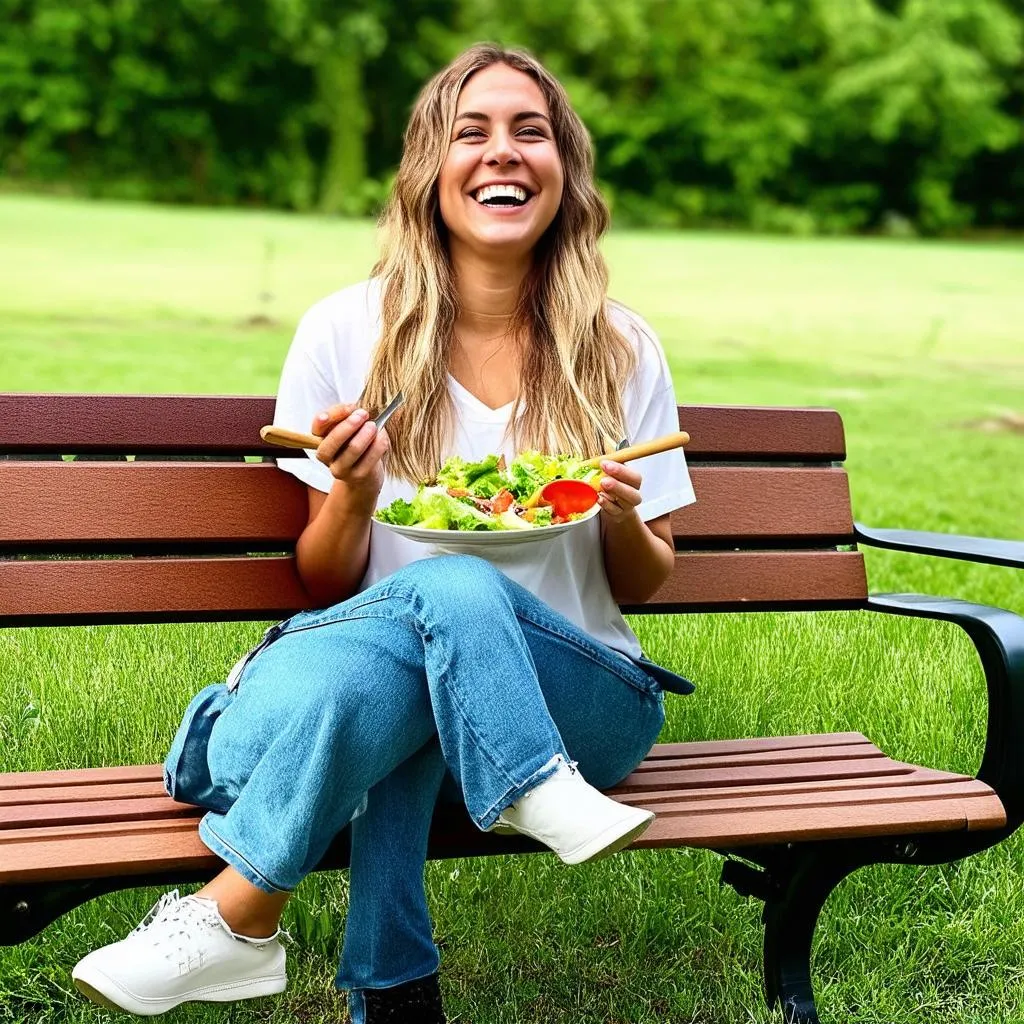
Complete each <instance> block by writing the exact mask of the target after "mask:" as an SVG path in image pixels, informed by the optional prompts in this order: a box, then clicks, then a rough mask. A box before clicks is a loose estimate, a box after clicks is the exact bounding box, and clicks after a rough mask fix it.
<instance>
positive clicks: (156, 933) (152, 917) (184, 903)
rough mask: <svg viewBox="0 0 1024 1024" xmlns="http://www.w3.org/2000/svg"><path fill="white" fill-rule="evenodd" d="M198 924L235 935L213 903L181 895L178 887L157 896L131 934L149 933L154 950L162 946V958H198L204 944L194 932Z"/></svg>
mask: <svg viewBox="0 0 1024 1024" xmlns="http://www.w3.org/2000/svg"><path fill="white" fill-rule="evenodd" d="M197 925H200V926H202V927H203V928H205V929H209V928H220V929H222V930H223V931H224V933H225V934H226V935H228V936H229V937H230V938H232V939H234V938H235V935H234V933H233V932H232V931H231V929H230V928H229V927H228V926H227V924H226V923H225V922H224V919H223V918H222V917H221V916H220V914H219V913H218V912H217V909H216V906H215V905H213V904H207V903H206V901H204V900H200V899H194V898H193V897H190V896H186V897H184V898H182V897H181V896H179V894H178V890H177V889H174V890H172V891H171V892H168V893H164V895H163V896H161V897H160V899H159V901H158V902H157V903H156V904H154V906H153V908H152V909H151V910H150V912H149V913H148V914H147V915H146V916H145V917H144V918H143V919H142V921H141V922H140V923H139V925H138V926H137V927H136V928H135V929H134V931H132V935H136V934H140V933H142V932H152V933H153V934H152V940H153V948H154V950H155V949H156V948H157V947H159V946H164V947H165V948H164V957H165V958H166V959H168V960H172V959H179V960H180V959H181V958H182V956H183V955H184V956H186V957H187V958H190V955H191V954H193V953H195V954H198V955H199V956H200V958H201V957H202V956H203V954H204V953H205V951H206V943H205V941H204V940H203V937H202V933H201V932H200V934H198V935H197V929H196V926H197Z"/></svg>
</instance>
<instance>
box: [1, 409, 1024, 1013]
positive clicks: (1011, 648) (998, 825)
mask: <svg viewBox="0 0 1024 1024" xmlns="http://www.w3.org/2000/svg"><path fill="white" fill-rule="evenodd" d="M273 418H274V400H273V399H272V398H269V397H265V396H249V397H247V396H228V397H224V396H220V397H217V396H193V395H92V394H90V395H17V394H0V627H7V628H20V627H47V628H54V627H58V628H62V629H67V628H75V627H82V626H91V625H113V624H122V623H123V624H135V623H161V622H173V623H184V622H194V623H198V622H236V621H246V620H255V621H259V622H267V621H273V620H280V619H283V618H286V617H288V616H290V615H292V614H294V613H295V612H297V611H300V610H303V609H306V608H308V607H310V606H311V601H312V599H311V598H310V597H309V595H308V594H306V592H305V590H304V589H303V586H302V583H301V580H300V578H299V575H298V572H297V571H296V564H295V556H294V550H295V542H296V539H297V538H298V537H299V535H300V534H301V533H302V530H303V528H304V527H305V525H306V522H307V520H308V497H307V494H306V488H305V487H304V486H303V485H302V484H300V483H299V481H297V480H296V479H295V478H294V477H293V476H291V475H290V474H287V473H282V472H280V471H279V469H278V468H277V465H276V460H277V458H279V457H294V458H305V456H304V455H301V454H299V453H296V454H294V455H291V456H287V455H284V456H283V455H282V450H281V449H276V448H274V447H273V446H271V445H268V444H266V443H265V442H263V441H262V440H261V438H260V433H259V431H260V427H261V426H262V425H263V424H266V423H270V422H271V421H272V420H273ZM679 426H680V429H682V430H686V431H687V432H688V433H689V434H690V437H691V439H692V440H691V442H690V444H689V445H688V446H687V461H688V463H689V466H690V473H691V478H692V480H693V484H694V488H695V491H696V493H697V495H698V496H699V500H698V502H697V503H696V504H693V505H689V506H687V507H685V508H682V509H677V510H676V511H675V512H673V513H672V517H671V524H672V533H673V538H674V546H675V550H676V555H675V565H674V568H673V570H672V572H671V573H670V575H669V576H668V578H667V579H666V580H665V582H664V583H663V585H662V586H661V587H660V588H659V590H658V591H657V593H655V594H654V595H653V596H652V597H651V598H650V599H649V600H648V601H646V602H645V603H643V604H639V605H629V606H624V607H623V611H625V612H629V613H633V614H644V615H650V614H656V615H661V616H676V615H686V614H690V613H700V614H717V613H731V612H744V613H750V612H774V613H779V612H805V611H807V612H809V611H814V612H820V611H826V610H830V611H831V610H842V609H846V610H856V611H858V612H861V613H872V614H884V615H886V616H892V615H898V616H909V617H913V618H924V619H932V620H937V621H940V622H946V623H954V624H956V625H957V626H959V627H960V628H961V629H963V630H964V631H965V632H966V633H967V635H968V636H969V637H970V639H971V641H972V643H973V644H974V647H975V649H976V651H977V654H978V657H979V660H980V663H981V667H982V669H983V672H984V675H985V690H986V700H987V708H986V706H985V702H984V701H982V702H979V706H978V708H977V715H978V717H984V716H986V715H987V720H988V728H987V734H986V739H985V750H984V754H983V757H982V761H981V765H980V766H979V768H978V772H977V777H976V778H970V777H965V776H962V775H955V774H951V773H949V772H942V771H936V770H933V769H931V768H925V767H917V766H915V765H912V764H903V763H901V762H899V761H895V760H892V759H890V758H889V757H887V756H886V755H885V754H883V753H882V751H881V750H879V749H878V748H877V747H875V746H874V745H873V744H872V743H871V742H869V741H868V740H867V739H866V738H865V737H864V736H862V735H861V734H860V733H857V732H842V733H834V734H830V735H817V736H792V737H769V738H751V739H736V740H716V741H709V742H693V743H665V744H660V745H657V746H655V747H654V748H653V749H652V750H651V751H650V752H649V754H648V757H647V759H646V760H645V761H644V762H643V763H642V764H641V765H640V766H639V767H638V768H637V769H636V771H634V772H633V773H632V774H631V775H629V777H628V778H626V779H624V780H623V782H622V783H621V784H620V785H619V786H618V787H617V788H616V789H614V790H613V791H612V793H613V795H614V796H615V797H616V798H617V799H620V800H622V801H624V802H627V803H631V804H637V805H640V806H644V807H649V808H651V809H652V810H654V811H655V812H656V813H657V817H656V819H655V821H654V823H653V824H652V826H651V827H650V828H649V829H648V831H647V832H646V833H644V835H643V836H642V837H641V838H640V839H639V840H638V841H637V843H636V844H635V845H636V846H637V847H647V848H658V847H661V848H672V847H702V848H705V849H711V850H715V851H717V852H718V853H721V854H723V855H724V856H725V860H724V862H723V865H722V881H723V883H725V884H727V885H729V886H731V887H732V888H734V889H735V890H736V891H737V892H739V893H741V894H743V895H745V896H750V897H753V898H755V899H757V900H760V901H761V902H762V903H763V913H762V922H763V926H764V931H763V935H764V982H765V995H766V996H767V999H768V1002H769V1004H770V1005H778V1006H779V1007H780V1008H781V1010H782V1014H783V1017H784V1019H785V1021H786V1022H787V1024H818V1022H819V1018H818V1014H817V1009H816V1007H815V1003H814V992H813V986H812V982H811V971H810V964H811V949H812V945H813V940H814V933H815V927H816V923H817V920H818V915H819V913H820V911H821V909H822V907H823V906H824V905H825V902H826V901H827V899H828V897H829V894H830V893H831V892H832V891H833V890H834V889H835V888H836V886H837V885H839V884H840V883H841V882H842V880H843V879H844V878H846V877H848V876H849V875H850V874H852V873H854V872H855V871H857V870H859V869H860V868H861V867H865V866H867V865H872V864H887V863H894V864H913V865H926V864H939V863H948V862H952V861H956V860H959V859H960V858H962V857H967V856H970V855H972V854H974V853H978V852H980V851H981V850H985V849H988V848H990V847H992V846H994V845H996V844H997V843H999V842H1001V841H1003V840H1004V839H1006V838H1007V837H1008V836H1010V835H1012V834H1013V832H1014V831H1015V830H1016V829H1017V827H1018V826H1019V825H1020V824H1021V823H1022V822H1024V758H1021V756H1020V753H1019V752H1020V751H1021V750H1024V618H1021V617H1020V616H1017V615H1014V614H1012V613H1010V612H1008V611H1005V610H1002V609H997V608H991V607H987V606H984V605H980V604H973V603H969V602H966V601H958V600H954V599H951V598H941V597H935V596H929V595H919V594H884V595H878V594H874V595H872V594H871V593H870V592H869V589H868V581H867V574H866V567H865V563H864V556H863V554H862V553H861V551H860V549H859V546H860V545H864V544H874V545H879V546H882V547H887V548H891V549H895V550H900V551H914V552H917V553H926V554H930V555H938V556H941V557H945V558H963V559H967V560H969V561H978V562H990V563H993V564H996V565H1004V566H1006V565H1008V566H1017V567H1020V568H1024V545H1022V544H1021V543H1019V542H1007V541H1001V542H1000V541H992V540H986V539H981V538H963V537H955V536H952V535H936V534H916V533H908V532H906V531H893V530H878V529H865V528H863V527H860V526H858V525H857V524H855V523H854V521H853V515H852V509H851V506H850V490H849V482H848V480H847V476H846V473H845V471H844V470H843V468H842V465H841V463H842V461H843V459H844V458H845V451H846V445H845V439H844V435H843V426H842V421H841V420H840V418H839V416H838V414H837V413H835V412H834V411H832V410H827V409H768V408H748V407H728V406H682V407H680V409H679ZM672 624H673V622H672V620H671V619H669V620H668V621H667V623H666V625H667V626H668V628H670V629H671V627H672ZM231 653H232V654H234V652H231ZM799 656H800V655H799V652H794V657H799ZM225 660H226V659H225ZM912 665H913V659H912V658H908V668H911V669H912ZM679 668H681V669H682V670H683V671H684V673H685V672H686V671H687V666H686V665H684V664H681V665H680V666H679ZM912 678H913V676H912V672H911V677H910V679H908V685H912ZM698 682H699V680H698ZM690 699H701V698H700V694H699V692H698V696H697V697H695V698H690ZM907 706H908V708H910V709H911V712H912V709H913V695H912V691H911V692H909V693H908V705H907ZM950 724H951V723H949V722H947V723H941V722H936V723H935V727H936V728H948V727H950ZM87 756H88V753H87V750H74V749H71V750H68V751H67V756H66V760H65V761H64V763H66V764H69V765H70V764H75V763H79V764H80V763H82V761H83V760H84V758H85V757H87ZM9 766H11V767H14V768H16V769H21V768H23V767H27V766H26V765H25V764H24V762H22V761H20V760H19V759H18V752H17V751H15V752H14V758H13V760H11V761H9ZM202 813H203V812H202V810H201V809H199V808H196V807H192V806H189V805H185V804H181V803H176V802H175V801H173V800H171V799H169V798H168V797H167V795H166V794H165V793H164V789H163V784H162V778H161V768H160V766H159V765H141V766H131V765H127V766H120V767H114V766H111V767H105V768H88V769H79V770H60V771H39V772H34V771H21V770H17V771H14V772H11V773H8V774H6V775H0V945H9V944H14V943H18V942H23V941H25V940H26V939H29V938H31V937H32V936H33V935H36V934H38V933H39V932H40V931H41V930H42V929H43V928H45V927H46V926H47V925H48V924H50V923H51V922H52V921H55V920H56V919H57V918H58V917H60V916H61V915H62V914H64V913H66V912H67V911H68V910H70V909H71V908H73V907H76V906H79V905H80V904H82V903H84V902H86V901H88V900H91V899H94V898H96V897H98V896H102V895H104V894H105V893H109V892H113V891H116V890H118V889H125V888H130V887H134V886H143V885H156V886H172V885H178V884H181V883H185V882H196V881H201V880H203V879H205V878H209V877H210V876H211V875H212V874H214V873H216V872H217V871H218V870H219V869H220V867H221V862H220V861H219V860H218V859H217V858H215V857H214V856H213V855H212V854H211V853H210V852H209V851H208V850H207V849H206V847H205V846H204V845H203V844H202V843H201V842H200V840H199V836H198V831H197V822H198V819H199V817H200V816H201V815H202ZM349 845H350V844H349V842H348V832H347V830H343V831H342V832H341V833H340V834H339V836H338V837H337V839H336V841H335V843H334V844H333V845H332V847H331V849H330V850H329V851H328V854H327V856H326V857H325V859H324V860H323V862H322V863H321V864H320V865H319V866H320V867H321V868H340V867H344V866H346V864H347V861H348V847H349ZM540 849H542V848H541V847H540V846H538V844H536V843H533V842H532V841H530V840H528V839H526V838H524V837H522V836H515V835H513V836H499V835H496V834H494V833H483V832H481V831H480V830H479V829H477V828H476V827H475V826H474V825H473V823H472V822H471V821H470V820H469V818H468V817H467V815H466V812H465V810H464V808H463V807H462V806H461V804H457V803H442V804H441V805H439V807H438V809H437V812H436V813H435V817H434V824H433V828H432V831H431V837H430V849H429V855H430V856H431V857H433V858H443V857H462V856H481V855H489V854H498V853H519V852H524V853H526V852H534V851H537V850H540Z"/></svg>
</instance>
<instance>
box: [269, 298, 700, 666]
mask: <svg viewBox="0 0 1024 1024" xmlns="http://www.w3.org/2000/svg"><path fill="white" fill-rule="evenodd" d="M380 293H381V285H380V281H379V280H376V279H374V280H370V281H365V282H363V283H361V284H357V285H353V286H352V287H349V288H344V289H342V290H341V291H339V292H335V293H334V294H333V295H329V296H328V297H327V298H326V299H322V300H321V301H320V302H318V303H316V305H314V306H313V307H312V308H311V309H310V310H309V311H308V312H307V313H306V314H305V316H303V318H302V320H301V321H300V322H299V326H298V328H297V329H296V332H295V338H294V339H293V341H292V344H291V348H290V349H289V351H288V356H287V358H286V359H285V363H284V369H283V370H282V372H281V385H280V388H279V389H278V394H277V408H276V410H275V414H274V423H275V424H277V425H278V426H282V427H288V428H291V429H292V430H301V431H308V430H309V429H310V427H311V425H312V423H313V417H314V416H315V415H316V414H317V413H318V412H320V411H321V410H323V409H326V408H327V407H328V406H331V405H334V404H337V403H339V402H354V401H357V400H358V398H359V396H360V394H361V393H362V390H363V385H364V382H365V380H366V376H367V373H368V372H369V366H370V357H371V354H372V351H373V348H374V346H375V345H376V343H377V341H378V339H379V337H380V326H381V294H380ZM609 315H610V317H611V320H612V323H613V324H614V326H615V327H616V328H617V329H618V330H619V331H620V332H621V333H622V334H623V335H624V337H626V338H627V339H629V340H630V341H632V342H633V344H634V345H635V346H636V352H637V357H638V362H637V370H636V373H635V375H634V377H633V378H632V379H631V380H630V381H629V382H627V383H626V386H625V388H624V390H623V394H622V402H623V411H624V414H625V421H626V427H627V430H628V434H627V437H628V439H629V443H630V444H636V443H638V442H640V441H645V440H649V439H651V438H654V437H659V436H661V435H663V434H668V433H670V432H672V431H675V430H678V429H679V420H678V416H677V413H676V400H675V395H674V393H673V390H672V378H671V376H670V374H669V371H668V366H667V364H666V362H665V356H664V353H663V352H662V349H661V345H660V344H659V342H658V340H657V338H656V337H655V335H654V333H653V331H652V330H651V329H650V327H648V326H647V324H646V323H644V321H643V320H642V319H641V318H640V317H638V316H637V315H636V314H634V313H632V312H630V311H628V310H626V309H624V308H622V307H621V306H618V305H616V304H614V303H609ZM448 390H449V394H450V395H451V398H452V402H453V404H454V411H455V429H454V436H453V438H452V441H451V444H450V446H449V448H448V451H446V452H445V453H444V457H445V458H447V457H448V456H449V455H461V456H462V457H463V458H466V459H470V460H476V459H481V458H483V457H484V456H485V455H490V454H492V453H494V454H498V453H502V454H504V455H505V458H506V459H508V460H510V461H511V459H512V458H513V457H514V456H515V454H516V453H515V452H514V451H513V450H512V449H511V447H510V441H509V439H508V437H507V436H506V433H507V428H508V426H509V416H510V414H511V410H512V406H511V404H509V405H506V406H503V407H502V408H500V409H491V408H489V407H488V406H486V405H484V404H483V403H482V402H480V401H479V400H478V399H477V398H475V397H474V396H473V395H472V394H470V393H469V392H468V391H467V390H466V389H465V388H464V387H462V385H461V384H459V383H458V381H456V380H455V379H454V377H451V376H449V378H448ZM306 454H307V458H302V457H301V456H298V457H296V456H292V457H283V458H280V459H278V463H277V464H278V466H279V467H280V468H281V469H283V470H284V471H285V472H288V473H292V474H294V475H295V476H296V477H298V478H299V479H300V480H302V481H303V482H305V483H306V484H308V485H309V486H310V487H315V488H316V489H317V490H320V491H324V492H327V491H329V490H330V489H331V486H332V484H333V482H334V478H333V477H332V476H331V473H330V470H329V469H328V468H327V467H326V466H325V465H324V464H323V463H321V462H318V461H317V460H316V458H315V456H314V455H313V454H312V453H308V452H307V453H306ZM634 465H635V466H636V468H637V469H639V471H640V472H641V473H642V474H643V485H642V487H641V491H642V493H643V498H644V500H643V503H642V504H641V505H640V507H639V510H638V511H639V513H640V516H641V518H642V519H643V520H645V521H647V520H650V519H654V518H655V517H657V516H661V515H665V513H667V512H671V511H672V510H673V509H677V508H681V507H682V506H683V505H688V504H690V503H691V502H693V501H695V500H696V499H695V497H694V493H693V487H692V486H691V484H690V477H689V474H688V472H687V470H686V461H685V459H684V457H683V453H682V451H681V450H676V451H672V452H665V453H663V454H661V455H652V456H648V457H647V458H646V459H642V460H640V461H638V462H636V463H635V464H634ZM415 490H416V488H415V487H414V486H413V485H412V484H410V483H408V482H406V481H405V480H401V479H396V478H394V477H391V476H388V477H386V478H385V482H384V487H383V489H382V490H381V493H380V497H379V499H378V502H377V504H378V508H380V507H383V506H385V505H388V504H390V503H391V502H392V501H394V499H395V498H406V499H408V498H411V497H412V495H413V493H414V492H415ZM371 529H372V532H371V536H370V559H369V564H368V565H367V569H366V574H365V576H364V577H363V580H362V583H361V584H360V589H364V588H366V587H368V586H370V585H372V584H373V583H376V582H377V581H378V580H381V579H383V578H384V577H385V576H389V575H390V574H391V573H393V572H395V571H396V570H398V569H401V568H402V567H403V566H404V565H407V564H408V563H410V562H414V561H417V560H418V559H421V558H427V557H430V556H431V555H432V554H433V553H434V551H433V549H432V548H431V546H430V545H428V544H423V543H419V542H417V541H412V540H409V539H407V538H405V537H401V536H399V535H398V534H395V533H393V532H392V531H391V530H389V529H388V528H387V527H385V526H382V525H381V524H380V523H378V522H376V521H374V522H373V524H372V528H371ZM481 550H482V551H483V550H486V552H487V557H488V559H489V560H491V561H494V563H495V564H496V565H497V566H498V568H500V569H501V570H502V572H504V573H505V574H506V575H507V576H509V577H510V578H511V579H514V580H516V581H517V582H518V583H520V584H522V585H523V586H524V587H526V588H527V589H528V590H529V591H531V592H532V593H534V594H537V595H539V596H541V597H542V598H543V599H544V600H545V601H546V602H547V603H548V604H549V605H550V606H551V607H552V608H554V609H556V610H557V611H559V612H561V613H562V614H563V615H564V616H566V618H568V619H570V620H571V621H572V622H574V623H576V625H578V626H580V627H582V628H583V629H584V630H585V631H586V632H587V633H589V634H590V635H591V636H592V637H594V638H595V639H597V640H600V641H601V642H603V643H605V644H607V645H608V646H609V647H612V648H614V649H615V650H618V651H621V652H622V653H624V654H626V655H627V656H629V657H637V656H638V655H639V654H640V645H639V643H638V641H637V639H636V637H635V636H634V635H633V632H632V630H630V628H629V626H628V625H626V622H625V620H624V619H623V617H622V615H621V613H620V612H619V608H618V605H616V603H615V601H614V599H613V598H612V595H611V591H610V589H609V586H608V579H607V576H606V575H605V570H604V561H603V558H602V555H601V540H600V525H599V522H598V517H597V516H595V517H594V518H592V519H589V520H587V521H586V522H585V523H581V524H580V526H579V527H578V528H576V529H572V530H567V531H565V532H564V533H562V534H560V535H559V536H556V537H552V538H550V539H546V540H545V541H543V542H542V543H537V544H510V545H507V546H499V547H489V548H487V549H481Z"/></svg>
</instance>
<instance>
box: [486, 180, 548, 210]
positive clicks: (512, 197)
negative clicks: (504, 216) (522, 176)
mask: <svg viewBox="0 0 1024 1024" xmlns="http://www.w3.org/2000/svg"><path fill="white" fill-rule="evenodd" d="M532 197H533V193H532V192H530V191H529V189H525V188H523V186H522V185H484V186H483V188H478V189H477V190H476V191H475V192H474V193H473V198H474V199H475V200H476V201H477V202H478V203H479V204H480V205H481V206H488V207H490V208H491V209H497V208H500V207H506V208H507V207H516V206H525V205H526V204H527V203H528V202H529V201H530V199H531V198H532Z"/></svg>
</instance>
